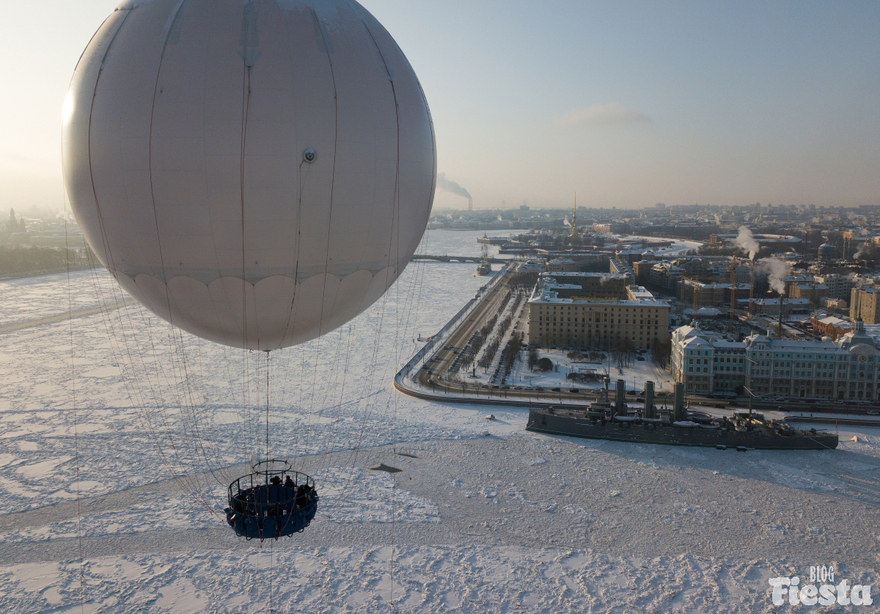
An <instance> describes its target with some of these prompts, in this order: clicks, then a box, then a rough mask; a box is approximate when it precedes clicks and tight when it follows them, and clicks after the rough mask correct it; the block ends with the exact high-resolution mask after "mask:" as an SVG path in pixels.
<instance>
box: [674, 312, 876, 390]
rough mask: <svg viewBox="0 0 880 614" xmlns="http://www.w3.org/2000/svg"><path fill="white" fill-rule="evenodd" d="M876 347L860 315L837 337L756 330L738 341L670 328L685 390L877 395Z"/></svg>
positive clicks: (677, 369)
mask: <svg viewBox="0 0 880 614" xmlns="http://www.w3.org/2000/svg"><path fill="white" fill-rule="evenodd" d="M878 348H880V344H878V342H877V340H876V339H875V338H873V337H871V336H869V335H867V334H866V333H865V327H864V324H862V322H860V321H858V322H856V323H855V325H854V328H853V330H852V331H851V332H849V333H847V334H845V335H843V336H842V337H840V339H838V340H837V341H812V340H794V339H779V338H778V337H775V336H773V335H771V334H767V335H759V334H755V335H751V336H750V337H747V338H746V339H745V340H743V341H740V342H738V341H728V340H725V339H724V338H723V337H721V336H719V335H717V334H714V333H710V332H706V331H702V330H700V329H699V328H695V327H692V326H683V327H681V328H679V329H676V330H675V331H673V333H672V352H671V359H670V370H671V371H672V373H673V376H674V377H675V381H677V382H682V383H684V384H685V390H686V391H687V392H690V393H697V394H707V393H711V392H723V391H737V389H738V388H739V387H740V386H742V387H744V388H745V389H747V390H749V391H751V393H752V394H754V395H755V396H779V397H790V398H810V399H840V400H844V399H852V400H859V399H861V400H873V401H876V400H878V397H880V381H878V380H880V370H878V368H880V351H878Z"/></svg>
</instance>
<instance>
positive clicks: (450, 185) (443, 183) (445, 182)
mask: <svg viewBox="0 0 880 614" xmlns="http://www.w3.org/2000/svg"><path fill="white" fill-rule="evenodd" d="M437 187H438V188H440V189H441V190H445V191H447V192H451V193H452V194H457V195H459V196H464V197H465V198H467V199H470V198H471V195H470V193H469V192H468V191H467V190H465V189H464V188H463V187H461V186H460V185H458V184H457V183H455V182H454V181H453V180H452V179H448V178H447V177H446V173H437Z"/></svg>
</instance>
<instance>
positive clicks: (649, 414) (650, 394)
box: [642, 381, 657, 418]
mask: <svg viewBox="0 0 880 614" xmlns="http://www.w3.org/2000/svg"><path fill="white" fill-rule="evenodd" d="M642 415H643V416H645V418H656V417H657V416H656V415H655V413H654V382H652V381H647V382H645V410H644V413H643V414H642Z"/></svg>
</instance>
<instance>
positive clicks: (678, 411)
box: [672, 383, 687, 422]
mask: <svg viewBox="0 0 880 614" xmlns="http://www.w3.org/2000/svg"><path fill="white" fill-rule="evenodd" d="M672 411H673V414H672V420H673V421H675V422H677V421H679V420H687V411H686V410H685V408H684V384H682V383H676V384H675V403H674V405H673V410H672Z"/></svg>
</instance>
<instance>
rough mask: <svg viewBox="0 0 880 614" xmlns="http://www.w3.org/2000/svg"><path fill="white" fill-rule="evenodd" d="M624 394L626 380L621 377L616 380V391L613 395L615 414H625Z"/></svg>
mask: <svg viewBox="0 0 880 614" xmlns="http://www.w3.org/2000/svg"><path fill="white" fill-rule="evenodd" d="M625 394H626V382H624V381H623V380H622V379H619V380H617V391H616V394H615V396H614V414H615V415H617V416H623V415H626V403H625V401H624V399H625V396H624V395H625Z"/></svg>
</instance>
